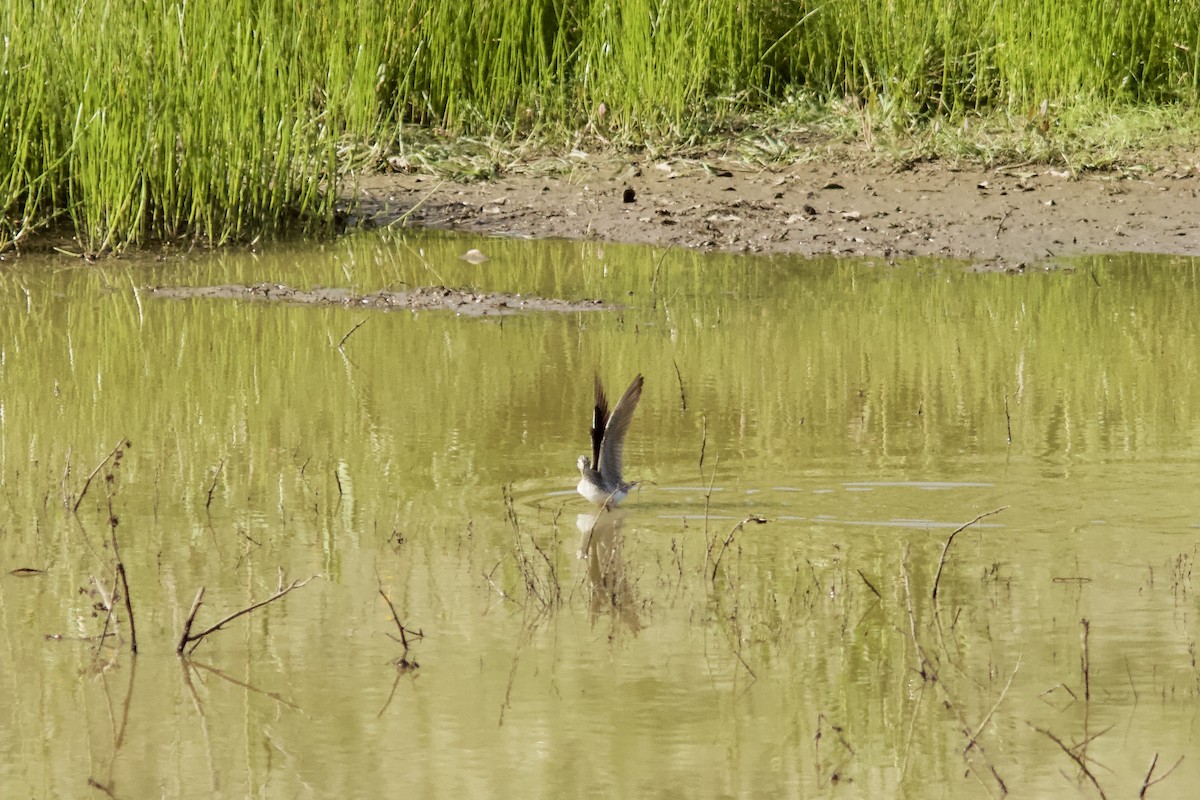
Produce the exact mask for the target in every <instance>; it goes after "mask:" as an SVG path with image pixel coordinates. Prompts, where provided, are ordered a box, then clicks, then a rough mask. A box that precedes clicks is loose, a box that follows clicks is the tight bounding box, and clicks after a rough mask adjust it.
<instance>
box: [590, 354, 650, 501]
mask: <svg viewBox="0 0 1200 800" xmlns="http://www.w3.org/2000/svg"><path fill="white" fill-rule="evenodd" d="M597 385H598V384H597ZM640 399H642V376H641V375H638V376H637V377H636V378H634V379H633V383H631V384H629V388H628V389H626V390H625V394H623V395H621V399H620V400H618V401H617V405H616V406H615V407H613V410H612V415H611V416H609V418H608V422H607V423H606V424H605V426H604V437H603V439H602V441H601V443H600V455H599V460H598V462H597V464H596V469H597V471H599V473H600V477H601V479H602V480H603V481H604V484H605V485H606V486H618V485H620V484H621V483H622V480H621V453H622V451H623V450H624V448H625V434H626V433H627V432H628V431H629V423H630V422H631V421H632V420H633V411H634V409H635V408H637V404H638V400H640ZM594 441H595V440H594V439H593V442H594Z"/></svg>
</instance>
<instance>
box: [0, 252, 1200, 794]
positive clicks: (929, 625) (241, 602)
mask: <svg viewBox="0 0 1200 800" xmlns="http://www.w3.org/2000/svg"><path fill="white" fill-rule="evenodd" d="M471 247H478V248H479V249H481V250H484V251H485V252H487V253H488V254H489V255H490V256H491V257H492V260H491V261H489V262H487V263H486V264H483V265H478V266H476V265H471V264H467V263H465V262H462V261H460V260H458V258H457V256H458V255H460V254H461V253H463V252H465V251H466V250H468V249H469V248H471ZM257 281H278V282H283V283H287V284H289V285H292V286H298V287H311V286H322V285H324V286H328V285H337V286H346V287H348V288H351V289H353V290H355V291H358V292H369V291H372V290H378V289H380V288H384V287H390V288H402V287H404V286H406V285H424V284H431V283H432V284H437V283H444V284H447V285H473V286H475V287H477V288H479V289H484V290H497V291H504V290H507V291H521V292H534V293H539V294H542V295H547V296H561V297H566V298H578V297H600V298H603V299H606V300H613V301H618V302H622V303H624V304H625V306H626V307H625V308H624V309H623V310H621V311H614V312H589V313H573V314H567V315H552V314H533V315H528V316H517V317H507V318H503V319H499V318H467V317H456V316H454V315H452V314H448V313H444V312H423V313H408V312H399V313H383V312H368V311H355V310H351V309H343V308H305V307H286V306H263V305H257V304H254V305H251V304H241V303H236V302H221V301H212V300H192V301H174V300H160V299H153V298H147V297H144V296H143V295H142V293H141V291H140V288H141V287H144V286H146V285H151V284H157V283H172V284H183V283H186V284H194V285H209V284H221V283H231V282H245V283H253V282H257ZM1198 284H1200V261H1194V260H1187V259H1180V258H1152V257H1144V256H1135V257H1122V258H1106V259H1090V260H1084V261H1078V262H1072V263H1070V264H1069V265H1068V266H1067V268H1065V269H1063V270H1060V271H1056V272H1051V273H1046V274H1029V275H1018V276H1014V275H996V274H971V273H965V272H963V271H961V269H960V268H958V267H955V266H950V265H938V264H931V263H920V264H906V265H901V266H892V265H888V264H886V263H884V262H835V261H799V260H787V259H771V260H761V259H753V258H737V257H728V256H709V255H697V254H695V253H688V252H678V251H668V252H665V253H664V252H657V251H647V250H644V249H638V248H627V247H616V246H600V245H597V244H593V243H583V244H581V243H568V242H521V241H500V240H477V239H464V238H454V237H447V236H436V235H423V236H416V235H405V236H396V237H393V238H386V237H384V238H381V237H380V236H378V235H363V236H355V237H351V238H349V239H346V240H343V241H340V242H337V243H335V244H330V245H327V246H325V247H323V248H319V249H315V250H314V249H304V250H300V249H296V250H293V249H288V248H282V247H281V248H278V249H276V250H272V251H271V252H270V253H268V254H265V255H264V254H252V253H224V254H220V255H217V256H212V257H208V258H187V259H170V260H167V261H162V262H142V261H128V262H116V263H114V264H110V265H105V266H103V267H101V268H95V267H90V268H82V267H80V268H76V267H75V266H74V265H73V262H67V268H63V262H62V261H61V260H55V261H51V262H42V263H39V262H37V261H34V260H26V261H23V262H20V263H19V264H18V265H16V266H15V267H8V268H6V270H5V271H3V272H0V348H2V349H0V386H2V387H3V389H2V394H0V425H2V428H0V479H2V481H3V485H2V491H0V496H2V502H3V508H4V512H5V513H4V516H3V521H2V522H0V567H2V569H3V571H2V573H0V786H3V787H4V792H3V794H4V796H5V797H39V798H58V797H64V798H70V797H80V796H86V795H87V794H88V793H89V792H90V793H93V794H95V795H96V796H100V795H101V794H103V792H104V791H107V792H108V793H110V794H112V795H113V796H115V797H145V796H150V795H153V796H171V797H213V796H226V797H242V796H248V795H255V796H260V797H286V798H293V797H329V796H355V797H364V796H382V795H386V794H396V793H409V794H416V795H417V796H439V795H440V796H465V795H470V796H496V797H507V796H516V795H521V796H554V797H560V796H605V797H608V796H614V795H617V796H635V795H637V796H661V797H716V796H765V795H780V796H810V795H815V794H821V793H824V792H830V791H832V790H833V789H834V787H836V791H837V793H838V794H839V795H842V796H848V797H877V796H896V795H907V796H914V797H941V796H945V797H970V796H979V797H985V796H998V795H999V794H1001V787H1002V786H1003V787H1004V788H1005V789H1007V790H1008V791H1009V792H1011V793H1013V795H1014V796H1036V795H1057V794H1066V793H1075V792H1080V793H1083V794H1089V793H1092V792H1094V790H1095V787H1094V786H1093V785H1092V783H1091V778H1089V777H1088V775H1086V774H1084V773H1083V772H1082V771H1081V769H1080V768H1079V762H1077V761H1076V760H1075V757H1078V758H1079V760H1080V762H1081V763H1083V764H1084V765H1086V766H1087V767H1088V769H1089V772H1090V773H1091V775H1092V777H1094V778H1095V780H1096V781H1097V782H1098V783H1099V784H1100V786H1101V787H1102V788H1103V789H1104V790H1105V791H1106V792H1107V793H1108V795H1109V796H1130V795H1133V794H1136V793H1137V792H1138V790H1139V789H1140V788H1141V787H1142V785H1143V783H1144V782H1145V781H1146V780H1147V772H1148V770H1149V769H1150V768H1151V764H1152V762H1153V763H1154V768H1153V772H1152V773H1151V775H1150V777H1149V780H1151V781H1153V780H1155V779H1157V778H1159V777H1162V776H1164V775H1165V776H1166V777H1165V778H1164V779H1163V780H1162V782H1161V783H1157V784H1155V785H1153V786H1151V787H1150V789H1149V790H1148V792H1147V796H1148V797H1154V796H1156V795H1159V796H1179V795H1180V793H1181V792H1186V791H1187V787H1189V786H1193V785H1195V783H1196V781H1197V780H1200V760H1198V759H1196V758H1194V757H1191V756H1192V754H1194V753H1195V752H1196V748H1197V736H1198V734H1200V668H1198V667H1197V638H1198V636H1200V623H1198V622H1197V613H1198V611H1200V600H1197V594H1196V587H1195V585H1194V581H1193V575H1192V572H1193V568H1194V565H1195V560H1196V556H1197V550H1198V548H1200V492H1197V490H1196V482H1197V472H1198V465H1200V356H1198V355H1197V354H1198V353H1200V308H1198V306H1200V300H1198V299H1197V298H1198V297H1200V285H1198ZM359 322H362V323H363V324H362V325H361V327H359V328H358V329H357V330H355V331H354V332H353V333H352V334H351V335H350V336H349V338H347V339H345V341H344V343H343V347H342V348H341V349H340V350H339V348H338V344H339V342H341V341H342V338H343V337H344V336H345V335H346V334H347V333H348V332H350V331H351V329H353V328H354V326H355V325H357V324H358V323H359ZM595 371H598V372H599V373H600V375H601V376H602V377H603V378H604V380H605V381H606V383H607V385H608V387H609V390H610V393H613V394H614V395H615V394H616V393H618V392H619V391H620V390H621V389H622V388H623V387H624V385H625V384H626V383H627V382H628V381H629V380H630V379H631V378H632V377H633V375H635V374H636V373H638V372H641V373H644V374H645V376H646V388H645V393H644V395H643V398H642V401H641V405H640V406H639V408H638V410H637V416H636V417H635V420H634V424H633V428H632V431H631V434H630V440H629V443H628V446H627V448H626V464H627V473H628V475H629V477H632V478H637V479H642V480H644V481H645V483H644V484H643V485H642V487H641V488H640V489H639V490H638V491H635V492H634V493H633V494H632V495H631V496H630V497H629V499H628V500H627V501H626V502H625V504H624V506H623V507H622V511H621V512H620V513H619V514H618V515H616V516H615V517H613V518H600V519H596V518H595V517H594V516H593V515H590V514H589V513H588V512H589V509H588V508H587V507H586V506H585V504H584V503H583V501H582V500H581V499H580V498H578V497H577V496H575V495H574V493H573V490H572V487H573V486H574V484H575V482H576V480H577V479H578V475H577V473H576V472H575V468H574V464H575V458H576V456H577V455H578V454H580V453H582V452H584V451H585V449H586V447H587V431H586V427H587V424H588V419H589V408H588V405H589V403H590V400H591V380H592V374H593V372H595ZM122 437H128V439H129V440H130V441H131V442H132V446H131V447H129V448H128V449H126V450H125V451H124V453H123V455H122V458H121V460H120V465H119V467H117V468H116V469H115V470H114V469H112V468H111V466H107V467H102V468H101V469H100V470H99V471H98V472H97V473H96V477H95V478H94V479H93V480H92V481H91V483H90V484H87V490H86V491H84V486H85V484H86V483H87V479H88V477H89V474H90V473H92V471H93V469H94V468H95V467H96V466H97V465H98V464H101V463H102V460H103V458H104V456H105V454H106V453H108V452H109V451H111V450H112V449H113V448H114V446H115V445H117V444H118V442H119V441H121V439H122ZM109 473H112V474H113V480H111V481H108V480H106V479H105V478H106V476H107V475H108V474H109ZM80 496H82V501H81V502H80V504H79V509H78V514H77V515H73V514H70V513H68V512H67V511H66V508H67V507H70V506H73V505H74V503H75V501H76V500H77V499H78V498H79V497H80ZM110 502H111V505H112V513H113V514H114V515H115V516H116V517H117V519H118V524H117V528H116V534H117V537H118V541H119V544H120V548H121V553H122V556H123V559H124V562H125V565H126V568H127V573H128V579H129V583H130V586H131V598H132V602H133V607H134V615H135V620H136V630H137V637H138V644H139V650H140V652H139V654H138V655H137V656H136V657H133V656H131V655H130V653H129V650H130V647H129V645H130V641H129V629H128V625H127V621H126V619H125V614H124V613H123V610H122V607H120V606H119V605H118V613H117V615H116V631H117V633H118V634H119V638H118V637H112V638H109V639H108V640H107V643H106V644H104V645H103V646H101V645H99V644H98V640H97V638H96V637H98V636H99V635H100V633H101V631H102V630H103V629H104V626H105V619H106V616H107V615H106V614H105V612H104V611H103V610H102V609H101V610H97V608H96V603H97V602H98V601H100V602H102V601H103V597H106V596H108V595H109V594H110V593H111V587H112V584H113V580H114V575H113V572H114V566H113V565H114V560H113V556H112V550H111V546H110V544H109V541H110V530H109V527H108V523H107V520H108V518H109V503H110ZM1000 509H1003V510H1000ZM993 511H994V512H996V513H993V514H991V515H989V516H985V517H983V518H982V519H980V520H979V521H978V522H977V523H976V524H974V525H971V526H969V527H967V528H965V529H963V530H961V531H960V532H958V533H957V534H955V535H954V539H953V544H952V545H951V546H950V547H949V548H948V549H945V545H946V542H947V540H948V538H949V537H950V536H951V535H952V534H954V532H955V531H956V530H958V529H959V528H960V527H961V526H962V525H964V524H965V523H968V522H970V521H971V520H972V519H974V518H975V517H977V516H978V515H981V514H986V513H987V512H993ZM751 517H761V518H764V519H766V520H768V521H767V522H766V523H765V524H758V523H756V522H754V521H746V520H748V519H749V518H751ZM581 553H582V554H583V555H585V556H586V557H584V558H580V554H581ZM939 564H941V574H940V577H938V569H939ZM279 570H283V572H284V573H285V575H286V577H285V578H284V580H285V581H291V580H295V579H300V580H302V579H305V578H309V577H311V576H316V577H315V578H314V579H313V580H312V581H311V582H310V583H308V584H306V585H305V586H303V587H302V588H299V589H297V590H296V591H294V592H292V593H291V594H289V595H287V596H286V597H284V598H282V599H280V600H279V601H278V602H275V603H273V604H271V605H269V606H267V607H265V608H262V609H259V610H257V611H255V612H253V613H251V614H250V615H248V616H245V617H242V618H240V619H238V620H236V621H233V622H231V623H230V624H229V625H228V626H227V627H226V629H224V630H223V631H221V632H218V633H215V634H213V635H212V636H210V637H208V638H206V639H205V640H203V642H202V643H201V644H200V645H199V646H198V649H197V650H196V651H195V653H194V654H193V656H192V658H191V659H183V660H181V659H179V658H177V657H176V655H175V645H176V642H177V641H178V639H179V636H180V631H181V628H182V625H183V621H184V619H185V617H186V616H187V614H188V611H189V609H190V607H191V605H192V602H193V599H194V597H195V595H196V592H197V590H198V589H199V588H200V587H201V586H203V587H205V589H206V594H205V598H204V604H203V606H202V607H201V609H200V611H199V614H198V617H197V623H196V627H197V628H200V627H205V626H209V625H212V624H214V623H215V622H216V621H217V620H218V619H220V618H221V617H222V616H224V615H225V614H229V613H232V612H233V611H236V610H238V609H240V608H243V607H246V606H248V605H250V604H251V603H253V602H255V601H257V600H261V599H264V598H266V597H268V596H270V595H271V594H272V593H273V592H274V591H275V590H276V588H277V587H278V586H279V585H280V575H279ZM935 580H936V583H937V590H938V594H937V599H936V600H934V598H933V596H932V595H933V589H934V585H935ZM97 585H98V586H100V587H101V588H102V589H103V592H102V593H100V594H98V593H97V590H96V587H97ZM381 587H382V589H383V591H385V592H386V593H387V594H388V596H389V597H390V599H391V600H392V602H393V603H394V605H395V608H396V612H397V614H398V615H399V617H400V619H401V621H402V622H403V623H404V624H405V625H406V626H407V628H408V629H409V630H411V631H417V630H419V631H422V632H423V633H424V634H425V636H424V638H423V639H414V641H413V642H412V648H411V650H410V651H409V652H408V653H407V659H408V661H409V662H413V661H415V662H416V663H417V664H419V666H417V667H415V668H404V667H403V666H397V663H396V661H397V659H399V658H401V657H402V656H403V655H404V650H403V647H402V646H401V644H399V643H398V642H396V641H394V639H393V638H392V635H394V634H396V633H397V630H396V623H395V622H394V621H393V619H392V616H391V613H390V611H389V609H388V606H387V604H386V603H385V602H384V600H383V599H382V598H381V596H380V588H381ZM110 627H111V624H110ZM47 637H53V638H47ZM1067 749H1070V753H1068V752H1066V750H1067ZM1185 755H1186V756H1189V757H1187V758H1184V759H1183V761H1182V762H1181V763H1179V765H1178V767H1177V768H1176V769H1175V771H1174V772H1172V773H1170V774H1169V775H1168V774H1167V773H1168V770H1169V769H1170V768H1171V767H1172V765H1174V764H1176V762H1177V761H1178V760H1179V758H1180V757H1181V756H1185ZM1156 758H1157V761H1155V759H1156ZM89 782H91V783H92V784H94V785H97V786H100V787H103V790H102V789H100V788H95V786H93V788H91V789H89Z"/></svg>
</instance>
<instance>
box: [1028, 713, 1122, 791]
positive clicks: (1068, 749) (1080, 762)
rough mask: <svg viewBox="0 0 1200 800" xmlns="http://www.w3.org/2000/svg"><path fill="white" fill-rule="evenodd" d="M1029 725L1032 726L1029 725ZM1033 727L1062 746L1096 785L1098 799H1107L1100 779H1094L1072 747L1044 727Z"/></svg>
mask: <svg viewBox="0 0 1200 800" xmlns="http://www.w3.org/2000/svg"><path fill="white" fill-rule="evenodd" d="M1031 727H1033V726H1031ZM1033 729H1034V730H1035V731H1037V732H1038V733H1040V734H1043V735H1045V736H1048V737H1049V738H1050V740H1051V741H1052V742H1054V743H1055V744H1056V745H1058V746H1059V747H1060V748H1062V751H1063V752H1064V753H1066V754H1067V755H1068V756H1070V758H1071V760H1072V761H1074V762H1075V764H1076V765H1077V766H1078V767H1079V769H1080V771H1081V772H1083V774H1084V775H1085V776H1086V777H1087V779H1088V780H1089V781H1091V782H1092V786H1095V787H1096V791H1097V792H1098V793H1099V795H1100V800H1108V795H1106V794H1105V793H1104V788H1103V787H1101V786H1100V781H1098V780H1096V776H1095V775H1094V774H1093V773H1092V771H1091V770H1090V769H1088V765H1087V764H1085V763H1084V761H1083V757H1082V756H1080V755H1079V754H1078V753H1076V752H1075V751H1074V750H1073V749H1072V748H1070V747H1067V745H1066V743H1065V742H1063V740H1062V739H1060V738H1058V737H1057V736H1055V735H1054V734H1053V733H1051V732H1050V731H1048V730H1046V729H1045V728H1038V727H1033Z"/></svg>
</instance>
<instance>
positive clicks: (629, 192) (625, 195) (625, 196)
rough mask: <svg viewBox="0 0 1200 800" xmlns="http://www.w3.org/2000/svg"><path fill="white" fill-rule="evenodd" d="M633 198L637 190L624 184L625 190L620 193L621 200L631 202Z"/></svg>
mask: <svg viewBox="0 0 1200 800" xmlns="http://www.w3.org/2000/svg"><path fill="white" fill-rule="evenodd" d="M635 200H637V192H635V191H634V190H633V189H631V188H629V187H628V186H626V187H625V191H624V192H622V194H621V202H623V203H632V202H634V201H635Z"/></svg>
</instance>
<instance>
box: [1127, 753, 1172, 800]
mask: <svg viewBox="0 0 1200 800" xmlns="http://www.w3.org/2000/svg"><path fill="white" fill-rule="evenodd" d="M1157 763H1158V753H1155V754H1154V758H1153V759H1152V760H1151V761H1150V769H1148V770H1146V779H1145V780H1143V781H1142V788H1141V790H1140V791H1139V792H1138V797H1145V796H1146V791H1147V790H1148V789H1149V788H1150V787H1151V786H1153V785H1154V784H1156V783H1158V782H1159V781H1163V780H1166V779H1167V776H1169V775H1170V774H1171V773H1172V772H1174V771H1175V768H1176V767H1178V766H1179V765H1180V764H1182V763H1183V756H1180V757H1179V758H1177V759H1176V760H1175V763H1174V764H1172V765H1171V768H1170V769H1169V770H1167V771H1166V772H1164V773H1163V774H1162V775H1159V776H1158V777H1157V778H1155V779H1154V780H1150V776H1151V775H1153V774H1154V766H1155V765H1156V764H1157Z"/></svg>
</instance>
